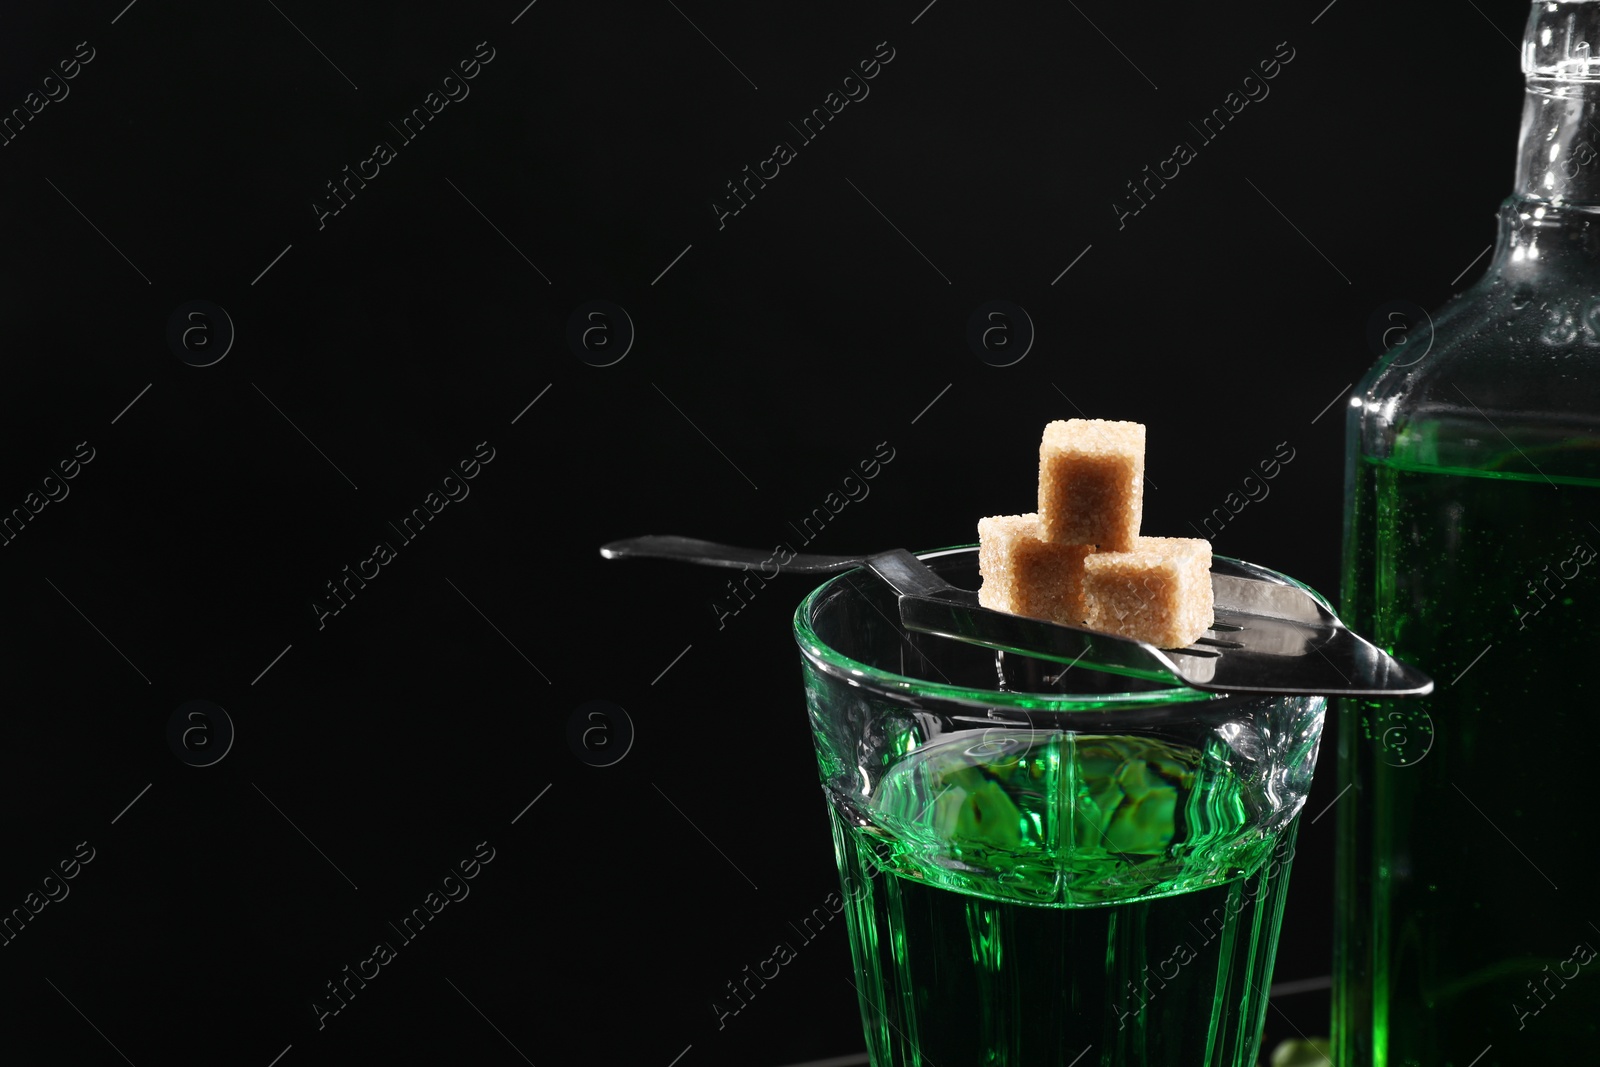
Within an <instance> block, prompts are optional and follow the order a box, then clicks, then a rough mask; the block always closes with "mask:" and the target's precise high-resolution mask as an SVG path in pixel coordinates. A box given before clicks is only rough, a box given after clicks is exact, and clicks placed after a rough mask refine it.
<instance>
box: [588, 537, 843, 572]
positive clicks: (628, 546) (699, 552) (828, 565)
mask: <svg viewBox="0 0 1600 1067" xmlns="http://www.w3.org/2000/svg"><path fill="white" fill-rule="evenodd" d="M600 554H601V555H602V556H604V557H605V558H606V559H675V560H678V561H680V562H683V563H699V564H701V565H703V566H707V567H729V568H732V569H733V570H743V569H746V568H749V569H775V570H777V571H780V572H782V573H784V574H838V573H839V572H840V571H847V570H850V569H851V568H852V567H859V566H861V564H862V562H863V560H864V557H861V556H823V555H818V554H816V553H812V552H795V553H790V552H787V551H785V552H783V553H779V552H778V551H777V550H776V549H774V550H772V551H768V550H766V549H761V548H740V547H738V546H737V545H722V544H717V543H716V542H715V541H702V540H700V539H698V538H694V537H678V536H675V535H672V534H660V535H652V536H649V537H630V538H627V539H626V540H623V541H612V542H611V543H610V544H608V545H602V546H601V547H600ZM769 577H770V575H769Z"/></svg>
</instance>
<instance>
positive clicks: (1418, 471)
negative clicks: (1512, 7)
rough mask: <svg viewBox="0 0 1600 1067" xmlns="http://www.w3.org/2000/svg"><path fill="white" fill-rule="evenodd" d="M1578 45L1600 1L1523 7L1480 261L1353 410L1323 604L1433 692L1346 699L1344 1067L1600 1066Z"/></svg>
mask: <svg viewBox="0 0 1600 1067" xmlns="http://www.w3.org/2000/svg"><path fill="white" fill-rule="evenodd" d="M1591 55H1600V3H1596V2H1581V3H1552V2H1540V3H1535V4H1534V5H1533V7H1532V13H1531V14H1530V17H1529V20H1528V25H1527V32H1526V36H1525V40H1524V43H1523V47H1522V67H1523V72H1524V74H1525V76H1526V81H1527V89H1526V96H1525V106H1524V111H1523V119H1522V135H1521V142H1520V147H1519V158H1518V164H1517V175H1516V186H1515V189H1514V192H1513V194H1512V196H1511V197H1510V198H1509V199H1508V200H1506V201H1505V202H1504V204H1502V205H1501V208H1500V216H1499V218H1500V230H1499V237H1498V241H1497V243H1496V246H1495V253H1494V259H1493V260H1492V261H1491V263H1490V265H1489V268H1488V270H1487V272H1486V273H1485V275H1484V276H1483V278H1482V279H1480V280H1479V281H1478V282H1477V283H1475V284H1474V285H1473V286H1471V287H1470V288H1469V289H1468V290H1466V291H1465V292H1464V293H1462V294H1461V295H1460V296H1458V297H1456V298H1455V299H1454V300H1453V301H1452V302H1451V303H1450V304H1448V305H1447V306H1446V307H1444V308H1443V309H1442V310H1440V311H1438V312H1436V313H1435V314H1434V315H1433V316H1432V317H1431V318H1430V319H1428V320H1426V321H1424V322H1423V323H1421V324H1419V325H1418V326H1417V327H1416V328H1414V329H1411V330H1410V331H1409V333H1405V334H1404V335H1403V336H1404V340H1403V342H1401V343H1396V344H1395V345H1394V347H1393V348H1391V349H1390V350H1389V352H1388V353H1387V354H1386V355H1385V356H1384V357H1383V358H1381V359H1380V360H1379V362H1378V363H1377V365H1376V366H1374V367H1373V368H1372V370H1371V371H1370V372H1369V373H1368V375H1367V376H1366V378H1365V379H1364V380H1363V381H1362V383H1361V384H1360V386H1358V387H1357V390H1356V393H1355V395H1354V397H1353V398H1352V399H1351V407H1350V409H1349V412H1348V422H1347V443H1348V453H1347V466H1346V502H1347V506H1346V512H1345V530H1344V565H1343V575H1344V580H1343V590H1342V594H1343V611H1342V615H1343V617H1344V619H1345V620H1346V621H1347V622H1348V623H1349V624H1350V625H1351V626H1353V627H1355V628H1356V629H1357V630H1358V631H1359V632H1362V633H1365V634H1367V635H1369V636H1371V637H1372V638H1373V639H1374V640H1375V641H1376V642H1377V643H1378V644H1379V645H1381V646H1383V647H1384V648H1386V649H1387V650H1388V651H1390V652H1391V653H1393V654H1394V655H1396V656H1399V657H1400V658H1402V659H1404V660H1406V661H1407V662H1410V663H1414V664H1416V665H1417V666H1418V667H1421V668H1422V669H1423V670H1426V671H1428V672H1429V673H1430V674H1431V675H1432V676H1433V677H1434V679H1435V680H1436V683H1437V688H1436V690H1435V691H1434V693H1433V694H1432V695H1431V696H1429V697H1427V698H1423V699H1419V700H1405V701H1388V702H1384V701H1361V700H1345V701H1342V702H1341V705H1340V708H1339V711H1338V720H1337V721H1338V734H1337V738H1338V761H1339V770H1340V778H1341V781H1340V785H1341V788H1342V789H1343V790H1345V791H1346V792H1341V794H1340V799H1339V800H1338V809H1339V810H1338V813H1337V814H1338V818H1339V830H1338V833H1339V839H1338V840H1339V844H1338V857H1337V864H1336V869H1337V875H1336V877H1337V879H1338V906H1337V910H1338V914H1337V919H1336V932H1335V948H1334V953H1335V959H1334V972H1335V973H1334V1019H1333V1027H1334V1038H1335V1048H1336V1053H1335V1055H1336V1061H1337V1063H1338V1064H1339V1065H1340V1067H1413V1065H1415V1067H1494V1065H1496V1064H1501V1065H1511V1064H1541V1063H1566V1062H1572V1061H1574V1059H1575V1058H1576V1060H1577V1061H1584V1060H1588V1059H1592V1058H1596V1057H1600V1052H1597V1051H1595V1050H1596V1049H1600V1042H1597V1040H1596V1039H1597V1036H1600V1033H1597V1028H1600V959H1597V956H1596V950H1597V949H1600V926H1597V924H1600V902H1597V901H1596V900H1595V888H1594V887H1595V885H1596V883H1597V882H1600V856H1597V852H1596V849H1595V846H1594V841H1593V839H1592V838H1590V837H1588V836H1586V835H1584V834H1583V833H1580V831H1581V830H1583V828H1584V827H1585V826H1586V825H1587V820H1588V819H1589V818H1591V817H1592V813H1593V810H1594V809H1593V802H1592V797H1593V796H1594V791H1593V790H1590V788H1589V787H1588V786H1587V785H1586V784H1585V783H1584V780H1583V775H1584V773H1586V770H1585V768H1586V767H1587V766H1588V764H1587V763H1586V762H1585V758H1586V757H1584V755H1583V753H1584V751H1585V750H1586V747H1587V745H1588V741H1587V740H1586V738H1587V737H1588V736H1589V735H1590V733H1595V734H1596V735H1597V736H1600V702H1595V703H1592V702H1593V701H1596V696H1597V694H1600V680H1597V669H1600V555H1597V552H1596V549H1597V548H1600V58H1591ZM1396 206H1397V208H1398V207H1399V205H1398V204H1397V205H1396ZM1399 336H1401V335H1396V336H1391V337H1390V340H1391V341H1396V340H1398V338H1399ZM1591 657H1593V658H1591Z"/></svg>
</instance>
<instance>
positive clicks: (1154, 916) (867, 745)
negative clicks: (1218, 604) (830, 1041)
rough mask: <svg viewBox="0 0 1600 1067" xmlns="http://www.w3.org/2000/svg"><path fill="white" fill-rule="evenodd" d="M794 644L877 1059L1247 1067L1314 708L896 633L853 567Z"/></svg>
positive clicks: (943, 1066) (1303, 784)
mask: <svg viewBox="0 0 1600 1067" xmlns="http://www.w3.org/2000/svg"><path fill="white" fill-rule="evenodd" d="M922 558H923V559H924V560H925V561H926V562H927V563H928V564H929V565H930V566H932V567H933V568H934V569H935V570H936V571H938V572H939V573H941V574H942V575H943V576H944V577H945V578H946V579H948V580H949V581H951V582H953V583H954V584H956V585H959V586H963V587H966V588H975V587H976V586H977V584H978V578H977V551H976V549H975V548H973V547H970V546H969V547H966V548H958V549H947V550H944V551H940V552H933V553H927V554H924V555H923V556H922ZM1265 573H1268V574H1271V572H1265ZM1272 577H1275V578H1278V579H1280V580H1284V581H1290V579H1286V578H1283V577H1282V576H1281V575H1272ZM1293 584H1296V585H1298V584H1299V583H1293ZM1319 599H1320V598H1319ZM794 630H795V638H796V640H797V641H798V643H799V645H800V650H801V659H802V667H803V671H804V676H805V686H806V701H807V705H808V707H809V711H810V718H811V726H812V731H813V735H814V738H815V741H816V752H817V762H818V768H819V770H820V772H821V777H822V784H823V789H824V791H825V793H826V795H827V799H828V810H829V817H830V819H831V820H832V826H833V842H834V850H835V855H836V858H837V860H838V865H839V875H840V880H841V885H842V897H843V902H844V911H845V916H846V920H847V924H848V927H849V933H850V948H851V954H852V956H853V959H854V963H855V974H854V977H853V984H854V986H855V988H856V991H857V994H858V997H859V1001H860V1008H861V1020H862V1026H863V1028H864V1030H865V1033H866V1041H867V1048H868V1050H869V1052H870V1055H871V1057H872V1064H873V1067H913V1065H917V1067H921V1065H927V1067H974V1065H984V1067H1057V1065H1059V1067H1090V1065H1098V1067H1110V1065H1122V1064H1127V1065H1133V1064H1139V1065H1145V1067H1157V1065H1170V1067H1201V1065H1209V1067H1254V1064H1255V1062H1256V1053H1257V1049H1258V1046H1259V1044H1260V1041H1261V1033H1262V1027H1263V1024H1264V1022H1265V1013H1266V1008H1267V995H1266V990H1267V987H1268V986H1269V985H1270V983H1271V981H1272V962H1273V955H1274V952H1275V950H1276V946H1277V940H1278V930H1279V927H1280V924H1281V920H1282V917H1283V904H1284V897H1285V894H1286V890H1287V886H1288V880H1289V866H1290V861H1291V860H1292V858H1293V854H1294V837H1295V828H1296V825H1297V817H1298V815H1299V812H1300V809H1301V807H1302V805H1303V804H1304V802H1305V798H1306V793H1307V792H1308V790H1309V789H1310V787H1311V775H1312V770H1313V769H1314V767H1315V763H1316V756H1317V746H1318V742H1319V740H1320V738H1321V732H1322V722H1323V708H1324V699H1323V698H1322V697H1319V696H1297V697H1273V696H1265V697H1263V696H1260V695H1252V696H1247V697H1246V696H1232V695H1219V694H1209V693H1202V692H1199V691H1197V690H1194V689H1190V688H1187V687H1184V686H1181V685H1161V684H1158V683H1152V682H1148V681H1142V680H1136V679H1131V678H1124V677H1119V676H1117V675H1114V674H1109V673H1106V672H1103V671H1097V670H1090V669H1088V668H1086V667H1084V666H1081V665H1080V666H1073V665H1068V664H1063V663H1055V662H1047V661H1043V660H1037V659H1032V658H1029V657H1026V656H1020V655H1017V654H1016V653H1006V652H995V651H992V650H989V649H985V648H981V647H977V646H974V645H969V644H965V643H963V642H959V641H955V640H951V639H948V638H943V637H936V636H932V635H927V634H919V633H911V632H907V631H906V630H904V629H903V628H902V627H901V626H900V625H899V624H898V613H897V609H896V603H895V595H894V593H893V591H892V590H890V589H889V588H888V587H887V586H885V585H884V584H883V583H882V582H881V581H879V580H878V579H876V578H875V577H874V576H872V575H871V574H870V573H868V572H866V571H860V570H857V571H851V572H849V573H846V574H842V575H840V576H838V577H835V578H833V579H831V580H830V581H828V582H826V583H824V584H823V585H822V586H820V587H819V588H818V589H816V590H815V591H814V592H812V593H811V594H810V595H809V596H808V597H807V598H806V599H805V600H804V602H802V603H801V605H800V607H799V609H798V610H797V611H796V613H795V617H794ZM1226 637H1227V635H1226V634H1225V633H1216V634H1214V636H1213V638H1212V639H1213V640H1226Z"/></svg>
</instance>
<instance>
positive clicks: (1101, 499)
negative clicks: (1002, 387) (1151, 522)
mask: <svg viewBox="0 0 1600 1067" xmlns="http://www.w3.org/2000/svg"><path fill="white" fill-rule="evenodd" d="M1143 512H1144V424H1143V423H1138V422H1109V421H1107V420H1105V419H1067V420H1066V421H1065V422H1052V423H1050V424H1049V425H1048V426H1046V427H1045V428H1044V440H1043V441H1042V442H1041V443H1040V445H1039V524H1040V525H1041V526H1042V527H1043V528H1044V538H1045V540H1047V541H1060V542H1062V543H1063V544H1071V545H1099V546H1100V549H1101V551H1109V552H1126V551H1128V550H1129V549H1131V548H1133V545H1134V538H1136V537H1138V536H1139V520H1140V518H1141V516H1142V514H1143Z"/></svg>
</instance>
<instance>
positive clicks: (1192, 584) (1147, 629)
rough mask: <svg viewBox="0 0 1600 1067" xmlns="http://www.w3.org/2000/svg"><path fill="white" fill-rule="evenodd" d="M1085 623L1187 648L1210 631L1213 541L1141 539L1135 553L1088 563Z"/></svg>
mask: <svg viewBox="0 0 1600 1067" xmlns="http://www.w3.org/2000/svg"><path fill="white" fill-rule="evenodd" d="M1083 599H1084V604H1085V624H1086V625H1087V627H1088V628H1089V629H1091V630H1101V631H1104V632H1105V633H1112V634H1116V635H1118V636H1119V637H1131V638H1133V639H1134V640H1136V641H1148V642H1149V643H1150V644H1152V645H1155V646H1156V647H1157V648H1187V647H1188V646H1189V645H1192V644H1194V642H1195V641H1196V640H1198V639H1199V637H1200V635H1201V634H1203V633H1205V632H1206V630H1207V629H1209V628H1210V626H1211V623H1212V621H1213V620H1212V614H1211V612H1212V607H1213V604H1212V599H1211V542H1209V541H1203V540H1201V539H1199V538H1197V537H1141V538H1139V539H1138V540H1137V541H1136V542H1135V544H1134V548H1133V551H1131V552H1096V553H1094V554H1093V555H1091V556H1089V557H1088V558H1087V559H1085V560H1084V569H1083Z"/></svg>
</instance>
